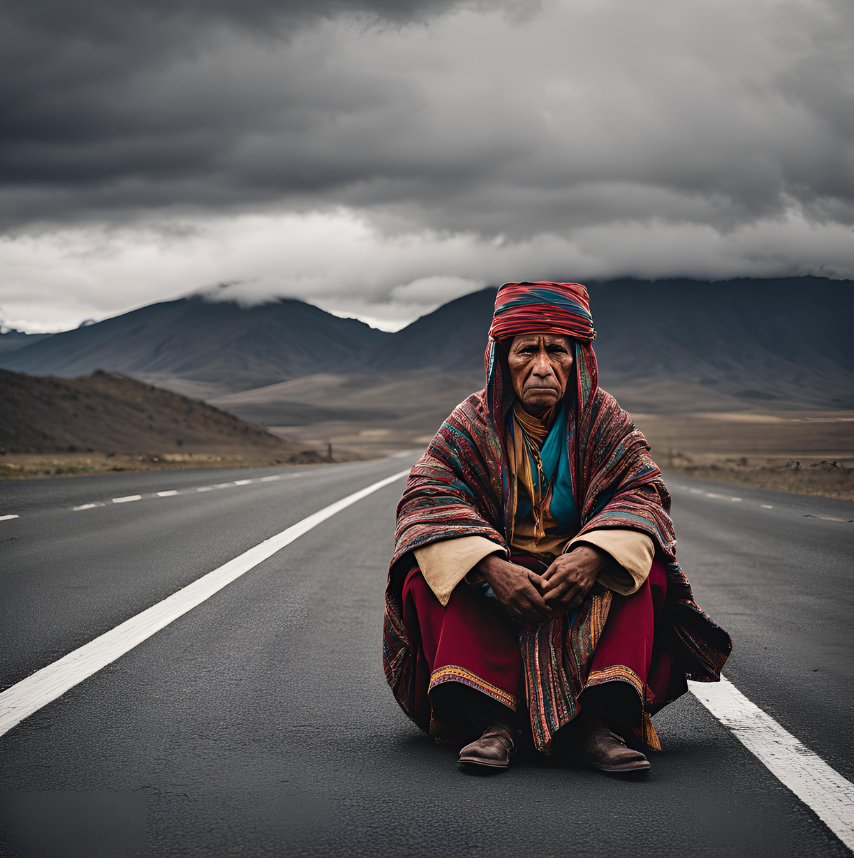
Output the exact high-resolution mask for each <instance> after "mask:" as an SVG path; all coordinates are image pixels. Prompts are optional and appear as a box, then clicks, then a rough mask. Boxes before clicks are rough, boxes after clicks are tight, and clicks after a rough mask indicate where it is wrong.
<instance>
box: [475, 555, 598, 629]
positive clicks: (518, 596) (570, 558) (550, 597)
mask: <svg viewBox="0 0 854 858" xmlns="http://www.w3.org/2000/svg"><path fill="white" fill-rule="evenodd" d="M602 563H603V557H602V554H601V553H600V552H599V550H598V549H595V548H592V547H590V546H587V545H578V546H576V547H575V548H573V550H572V551H570V552H569V553H568V554H561V555H560V557H558V558H557V559H555V561H554V562H553V563H552V564H551V566H549V568H548V569H546V571H545V572H543V574H542V575H538V574H537V573H536V572H532V571H531V570H530V569H526V568H525V567H524V566H519V565H518V564H516V563H511V562H510V561H508V560H505V559H504V558H503V557H501V556H500V555H498V554H490V555H488V556H487V557H484V558H483V560H481V561H480V563H478V565H477V571H478V572H480V574H481V575H483V578H484V580H485V581H486V582H487V583H488V584H489V586H490V587H492V592H493V593H495V597H496V598H497V599H498V601H499V602H501V604H502V605H504V607H505V608H507V610H508V612H509V613H510V615H511V616H512V617H515V618H516V619H517V620H519V621H520V622H523V623H527V624H530V623H537V622H542V621H543V620H545V619H548V618H549V617H550V616H552V615H553V614H555V613H558V612H560V611H570V610H574V609H575V608H577V607H579V606H580V605H581V603H582V602H583V601H584V599H585V598H586V597H587V594H588V593H589V592H590V589H591V587H592V586H593V584H594V583H595V582H596V576H597V575H598V574H599V570H600V569H601V568H602Z"/></svg>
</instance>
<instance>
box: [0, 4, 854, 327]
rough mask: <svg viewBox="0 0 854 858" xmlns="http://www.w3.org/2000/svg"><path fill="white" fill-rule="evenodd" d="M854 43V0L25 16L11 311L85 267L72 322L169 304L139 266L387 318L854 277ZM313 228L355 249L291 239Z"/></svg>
mask: <svg viewBox="0 0 854 858" xmlns="http://www.w3.org/2000/svg"><path fill="white" fill-rule="evenodd" d="M851 56H854V6H852V4H851V3H850V2H849V0H773V2H771V0H756V2H751V3H744V2H743V0H689V2H681V3H676V2H672V0H651V2H648V3H643V4H637V3H633V2H629V0H598V2H595V3H594V2H589V1H588V0H543V2H542V3H536V4H533V3H525V2H516V3H513V2H508V3H505V4H503V5H500V6H499V5H496V4H486V3H475V2H453V0H437V2H425V0H417V2H415V0H410V2H401V0H328V2H322V0H321V1H320V2H317V0H304V2H290V3H281V2H272V0H269V2H268V0H248V2H243V3H239V4H238V3H232V2H226V0H213V2H208V0H170V1H169V2H167V0H118V2H115V3H102V2H100V0H98V2H95V0H88V2H86V0H84V2H80V3H74V4H63V3H61V2H59V0H49V2H48V0H26V2H25V0H11V2H9V0H7V3H6V4H5V9H4V18H3V21H2V23H0V57H2V58H3V59H2V61H0V62H2V65H3V67H2V71H0V111H2V115H3V116H4V134H3V135H2V138H0V191H2V193H0V230H3V231H4V232H5V234H6V236H7V239H6V241H5V242H2V243H0V264H4V270H6V271H7V272H9V271H11V272H12V275H11V276H8V274H7V276H6V278H5V283H6V285H4V286H0V304H2V305H3V306H4V307H5V308H7V309H6V310H5V312H6V313H7V315H8V314H9V312H10V311H9V310H8V308H9V307H10V306H12V305H13V304H15V305H16V306H19V307H23V306H24V303H25V302H24V303H22V301H23V299H22V296H21V294H20V292H21V290H23V289H29V290H31V292H32V294H33V295H35V294H36V293H37V292H38V294H42V295H44V296H46V295H49V294H54V293H52V292H51V290H55V289H56V288H58V287H57V286H56V284H57V283H58V282H59V279H58V278H59V275H58V274H57V273H56V272H57V271H59V270H60V269H61V270H64V271H65V272H67V273H68V276H69V279H70V280H71V281H74V282H76V283H77V284H78V285H77V286H76V287H74V288H75V289H77V290H78V291H77V292H75V293H74V296H73V301H71V303H70V304H69V305H68V307H69V308H68V309H67V315H68V317H69V318H70V314H71V313H72V312H76V311H72V310H71V309H70V307H71V305H72V304H73V305H74V306H77V304H78V303H79V302H82V303H81V310H80V312H81V318H82V317H83V315H96V314H97V312H98V311H99V310H100V311H102V312H106V311H107V308H108V307H110V308H113V307H116V308H117V309H118V308H119V307H118V305H117V303H116V302H118V304H121V301H122V300H124V301H125V304H126V305H127V304H128V303H134V302H137V301H139V300H140V294H141V293H140V289H142V285H135V286H133V287H131V286H128V287H127V290H128V291H127V293H126V297H125V298H124V299H121V298H120V297H119V298H117V297H116V295H117V294H119V295H121V294H124V293H121V289H122V288H124V287H121V286H116V285H115V282H116V281H115V279H113V280H111V281H110V282H109V283H108V282H107V281H106V280H105V281H103V282H100V283H99V282H92V281H91V276H92V275H90V274H89V273H88V271H89V270H91V271H101V272H106V271H107V270H109V271H110V272H112V274H111V276H113V277H114V276H115V274H116V272H117V271H118V270H120V266H118V263H117V264H116V266H113V267H110V265H108V264H107V262H105V260H110V259H116V260H124V263H126V264H131V260H133V264H135V265H137V266H138V268H137V270H136V271H135V272H134V275H133V276H132V277H131V276H128V277H127V278H125V280H127V282H130V281H131V280H133V281H136V280H139V284H141V283H142V282H143V281H144V280H145V277H146V276H148V277H149V280H150V281H151V282H154V280H155V279H156V280H157V282H158V283H163V284H168V285H164V286H162V287H155V286H153V285H152V286H151V287H150V288H151V294H152V296H154V293H155V292H157V297H162V296H163V295H164V294H166V293H167V292H174V291H175V290H179V291H180V287H179V284H180V283H183V284H184V287H183V289H184V291H189V290H190V289H192V288H194V287H197V286H199V285H203V284H204V283H208V282H216V281H217V280H219V279H234V280H237V281H240V282H241V283H254V284H256V285H255V286H247V287H246V288H248V289H249V290H250V291H253V290H256V291H257V290H260V291H261V292H263V291H264V290H270V291H276V290H278V291H280V292H281V291H288V292H289V293H290V294H300V295H302V296H303V297H308V298H310V299H312V300H318V301H320V302H321V303H325V305H326V306H336V307H338V306H340V307H343V308H344V309H346V308H347V307H348V306H349V307H352V308H355V309H354V312H359V313H362V314H363V315H371V314H372V313H374V314H375V315H377V316H378V317H380V316H383V314H384V313H385V316H384V317H387V318H392V317H393V316H394V314H395V313H396V314H397V315H398V316H401V315H402V314H405V313H406V312H414V310H415V309H416V304H417V307H418V308H421V307H427V306H428V304H429V303H430V302H427V301H426V300H425V299H424V294H423V289H425V288H426V289H427V290H428V291H429V289H431V288H434V287H435V289H437V290H438V291H437V292H436V294H437V295H438V294H439V293H440V292H441V294H442V295H443V297H445V292H446V291H448V289H450V290H453V289H455V288H458V289H465V288H469V286H472V288H473V287H474V286H475V285H477V283H480V282H484V281H487V280H489V281H494V280H499V279H512V277H513V276H522V277H531V276H551V275H552V274H558V273H560V272H563V273H564V274H566V275H569V276H573V277H582V276H590V277H601V276H610V275H621V274H639V275H645V276H657V275H663V274H692V275H699V276H732V275H736V274H749V273H754V274H757V273H758V274H761V273H765V274H781V273H799V272H809V271H812V272H814V273H819V271H824V273H827V274H831V275H834V276H854V258H852V257H854V254H851V255H850V256H846V251H845V246H846V240H850V239H851V233H850V229H851V227H852V225H854V64H852V62H851V59H850V58H851ZM249 216H257V217H258V218H260V219H261V220H260V221H259V223H261V224H263V225H262V226H260V227H259V230H260V233H259V235H261V236H263V237H264V240H265V241H267V242H268V244H266V245H265V246H264V247H263V248H259V247H257V246H256V245H257V241H256V239H255V238H253V237H252V236H251V235H249V234H248V233H247V232H246V230H245V228H244V226H245V222H244V221H241V218H246V217H249ZM300 217H302V218H304V219H305V223H306V224H310V228H308V227H307V228H308V231H309V232H311V234H312V235H313V236H315V235H317V236H320V235H325V236H326V247H327V248H328V249H327V250H326V252H324V251H323V250H322V249H320V248H321V247H322V246H323V244H324V242H323V241H322V240H321V239H320V238H317V242H318V250H317V251H316V253H315V255H314V257H311V256H306V254H305V253H303V252H302V249H298V250H299V252H298V253H295V254H291V256H288V254H287V253H284V252H279V251H280V250H281V248H280V247H279V246H278V245H277V240H278V241H279V242H280V243H281V239H277V235H281V233H277V232H276V228H275V227H274V226H272V225H274V224H279V225H280V226H281V228H282V229H284V228H285V226H284V225H287V229H288V230H290V231H291V232H292V234H294V235H301V234H302V232H301V231H300V229H299V228H297V226H296V224H297V222H298V219H299V218H300ZM294 218H296V219H297V220H295V219H294ZM318 218H320V219H319V220H318ZM324 219H325V220H324ZM355 223H358V224H360V225H361V226H360V227H359V229H361V230H362V232H360V233H359V235H360V236H361V237H360V238H359V239H358V241H361V242H362V244H360V245H358V248H357V246H356V244H353V243H352V242H356V243H358V241H357V239H356V238H354V236H355V234H356V232H358V230H356V232H354V228H353V224H355ZM241 224H243V225H241ZM318 224H325V226H324V227H323V228H320V227H318ZM324 229H325V230H326V232H324ZM105 230H106V232H105ZM134 230H136V232H135V233H134ZM317 230H319V231H317ZM111 231H112V233H113V235H112V238H110V237H109V236H110V233H111ZM229 236H232V237H235V236H237V237H240V240H242V241H243V242H244V244H243V245H242V246H241V247H236V246H232V245H229V246H230V251H229V254H228V255H227V259H223V260H222V266H221V267H222V269H223V270H220V271H214V270H213V268H214V267H215V266H213V265H211V264H209V262H208V260H209V259H216V258H217V254H216V252H215V249H214V248H213V245H211V246H210V247H209V248H208V251H205V250H204V242H205V241H210V242H213V241H218V242H220V244H221V243H222V242H224V241H227V239H228V237H229ZM234 240H235V241H236V240H237V239H236V238H235V239H234ZM313 240H314V239H313ZM341 241H343V242H344V243H345V245H346V246H347V248H348V249H347V252H346V254H344V257H345V258H346V259H347V260H349V261H348V262H347V263H346V264H342V265H339V264H338V263H337V261H335V260H334V259H332V258H331V249H333V248H335V247H336V243H337V242H341ZM34 242H35V243H34ZM39 242H41V243H39ZM407 242H409V244H408V245H407ZM135 246H139V247H144V248H149V249H150V252H149V253H148V254H147V255H146V256H145V258H137V256H138V254H137V253H136V251H135V250H134V248H135ZM407 247H410V250H411V252H410V253H408V254H407V252H406V248H407ZM86 248H88V251H87V250H86ZM652 249H654V251H655V252H654V254H653V252H652ZM51 254H52V255H51ZM259 257H260V259H261V261H260V262H258V263H257V264H256V260H257V259H258V258H259ZM48 258H49V259H50V264H49V265H43V266H42V267H43V268H44V269H45V270H46V271H50V272H52V273H50V274H46V273H42V272H39V271H33V270H31V267H30V266H32V265H35V264H36V260H38V259H42V260H47V259H48ZM291 258H297V259H298V260H299V263H298V265H296V263H295V265H296V268H297V269H298V270H294V271H290V270H288V264H289V262H288V260H289V259H291ZM84 259H85V260H86V261H85V263H84V261H83V260H84ZM93 259H97V264H94V265H93V264H92V260H93ZM164 260H170V262H169V265H171V267H167V268H164V264H165V263H164ZM84 264H86V265H88V266H89V268H87V269H86V270H81V271H80V272H79V276H77V274H76V273H74V274H73V276H72V275H71V273H70V272H74V271H75V269H74V266H75V265H80V266H83V265H84ZM312 264H314V265H315V266H316V268H317V274H316V276H311V275H310V274H309V273H308V272H310V270H311V267H312ZM347 265H359V266H363V267H364V268H365V269H366V270H367V271H368V272H370V274H369V275H366V276H364V277H362V276H361V275H360V274H351V275H350V276H347V275H345V273H344V272H346V271H347V270H349V269H348V268H347ZM822 266H824V267H823V268H822ZM521 267H524V270H519V268H521ZM510 268H513V270H509V269H510ZM277 270H278V271H281V272H282V275H281V277H280V278H279V282H278V283H276V282H275V281H276V278H275V276H274V272H275V271H277ZM503 272H506V277H505V276H503ZM102 276H104V277H107V274H106V273H104V274H103V275H102ZM342 277H346V279H347V283H348V285H347V287H346V289H345V288H344V287H343V286H339V287H338V291H337V292H336V291H335V283H336V282H339V283H340V279H341V278H342ZM437 278H438V279H437ZM123 282H124V281H123ZM412 283H416V284H427V286H424V287H423V288H422V287H420V286H419V287H418V288H415V287H411V284H412ZM440 283H441V284H445V286H441V287H440V286H438V285H437V284H440ZM83 284H88V285H86V286H84V285H83ZM454 284H457V286H454ZM466 284H467V285H466ZM117 289H118V290H119V292H118V293H117V292H116V290H117ZM407 289H409V290H410V291H409V292H407ZM39 290H42V291H41V292H39ZM80 290H82V291H80ZM99 290H107V291H109V298H99V299H98V302H96V304H93V302H92V301H93V299H92V298H91V296H92V295H95V294H98V295H101V292H100V291H99ZM348 290H349V291H348ZM419 290H421V291H419ZM443 290H444V291H443ZM414 294H418V295H419V296H420V297H419V298H418V301H416V302H415V304H413V303H411V301H410V299H407V301H410V303H406V301H402V299H401V298H400V296H401V295H414ZM81 295H89V296H90V298H88V299H86V300H88V301H89V303H88V304H87V303H86V300H84V299H83V298H81V297H80V296H81ZM43 300H45V301H47V300H49V299H47V298H43ZM396 301H397V302H398V303H397V304H395V302H396ZM84 305H85V306H86V307H88V308H89V309H88V310H85V309H83V307H84ZM393 305H394V306H397V308H398V309H397V310H394V312H391V311H389V310H388V308H389V307H391V306H393ZM27 306H28V307H29V309H27V310H26V311H24V310H23V309H21V310H20V312H19V314H18V318H20V319H24V320H25V321H26V319H28V318H32V314H33V312H34V309H33V306H34V304H33V302H30V303H29V304H27ZM407 307H408V308H409V309H408V310H407V309H405V308H407ZM372 308H373V309H372ZM387 311H388V312H387ZM24 313H25V315H21V314H24Z"/></svg>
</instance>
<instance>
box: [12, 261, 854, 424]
mask: <svg viewBox="0 0 854 858" xmlns="http://www.w3.org/2000/svg"><path fill="white" fill-rule="evenodd" d="M589 288H590V293H591V303H592V308H593V316H594V319H595V323H596V328H597V331H598V337H597V339H596V344H595V348H596V354H597V356H598V358H599V366H600V373H601V381H602V386H603V387H604V388H605V389H606V390H609V391H611V392H613V393H615V394H617V395H618V397H619V399H620V401H621V403H623V404H625V406H626V407H627V408H630V409H633V410H638V409H640V410H643V409H646V410H656V411H659V412H661V411H682V412H687V411H691V410H706V411H708V410H729V411H733V410H745V409H748V410H749V409H751V408H761V409H768V408H772V409H775V408H787V407H796V408H804V407H806V408H843V407H846V406H854V347H852V337H851V334H850V330H849V327H850V320H851V319H852V318H854V281H832V280H827V279H824V278H817V277H798V278H784V279H776V280H751V279H741V280H730V281H726V282H719V283H705V282H699V281H695V280H685V279H680V280H666V281H651V282H647V281H638V280H615V281H609V282H602V283H592V284H590V287H589ZM494 300H495V289H483V290H481V291H479V292H474V293H472V294H469V295H465V296H463V297H462V298H458V299H456V300H455V301H451V302H450V303H448V304H445V305H444V306H442V307H439V309H437V310H435V311H434V312H433V313H430V314H428V315H426V316H423V317H422V318H420V319H417V320H416V321H414V322H412V324H410V325H408V326H407V327H406V328H404V329H403V330H401V331H398V332H396V333H394V334H388V333H385V332H382V331H377V330H375V329H373V328H370V327H368V326H367V325H365V324H364V323H362V322H358V321H355V320H353V319H341V318H338V317H337V316H333V315H331V314H329V313H326V312H324V311H323V310H320V309H318V308H317V307H314V306H312V305H310V304H306V303H304V302H302V301H297V300H292V299H287V300H278V301H274V302H272V303H268V304H264V305H257V306H253V307H241V306H239V305H238V304H235V303H229V302H211V301H208V300H205V299H203V298H201V297H192V298H184V299H181V300H178V301H169V302H164V303H160V304H153V305H151V306H148V307H143V308H142V309H139V310H134V311H132V312H130V313H125V314H124V315H121V316H116V317H115V318H113V319H108V320H106V321H104V322H99V323H97V324H93V325H88V326H85V327H81V328H78V329H77V330H74V331H68V332H65V333H62V334H54V335H53V336H51V337H48V338H46V339H43V340H41V341H39V342H36V343H34V344H32V345H27V346H25V347H24V348H20V349H18V350H16V351H12V352H6V353H2V354H0V367H6V368H7V369H12V370H15V371H18V372H27V373H32V374H38V375H46V374H51V375H60V376H66V377H68V376H78V375H83V374H86V373H90V372H92V371H93V370H95V369H104V370H107V371H109V372H119V373H123V374H126V375H131V376H133V377H136V378H140V379H143V380H145V381H148V382H151V383H154V384H157V385H160V386H163V387H167V388H169V389H171V390H174V391H177V392H179V393H183V394H187V395H192V396H196V397H198V398H202V399H206V400H207V399H216V400H217V401H218V402H220V401H222V402H223V403H225V402H226V401H232V400H228V399H221V397H226V398H227V397H228V396H229V395H231V394H236V393H242V392H246V391H258V395H257V396H256V395H255V394H252V395H250V396H248V397H237V398H236V399H234V400H233V402H234V403H235V407H236V408H238V407H239V408H250V405H249V402H250V400H251V401H252V402H253V403H254V404H253V405H252V406H251V410H250V411H248V412H246V413H248V414H251V415H252V417H253V419H260V418H261V415H263V417H264V422H265V424H267V425H296V423H300V424H301V425H308V424H309V423H312V422H316V421H317V420H321V416H322V419H323V420H326V421H330V420H337V421H341V420H347V419H352V420H357V421H363V420H368V419H369V417H370V414H365V413H362V412H364V410H365V409H366V408H367V409H368V411H369V412H370V413H371V414H373V416H374V418H375V420H381V419H386V418H388V419H390V418H391V412H394V413H398V411H399V408H398V406H399V405H400V403H399V400H398V398H397V394H395V395H392V393H391V391H393V390H397V389H398V387H399V386H398V385H396V384H395V383H392V382H390V381H389V378H388V376H389V375H397V376H402V375H407V376H408V375H409V374H414V378H415V380H413V381H410V380H407V381H406V382H405V384H404V388H405V389H407V390H415V389H416V388H417V385H418V381H417V376H418V374H419V373H421V374H424V373H432V374H434V375H435V374H440V375H442V376H443V378H445V379H446V380H447V379H449V378H451V377H453V376H457V377H459V378H463V377H464V378H465V379H467V382H466V383H467V384H469V383H473V384H474V385H475V386H477V384H479V383H480V381H479V379H482V377H483V350H484V346H485V345H486V336H487V330H488V327H489V321H490V318H491V315H492V307H493V304H494ZM330 375H332V376H336V377H337V376H346V379H347V380H344V381H341V382H340V383H339V382H338V381H334V382H330V381H329V377H330ZM357 375H362V376H364V377H362V378H360V379H359V380H357V379H356V376H357ZM301 379H307V380H306V381H305V382H301V383H299V384H297V383H296V382H297V381H299V380H301ZM310 379H316V380H317V383H318V385H319V386H318V387H317V388H316V389H315V387H314V382H313V381H311V380H310ZM469 379H477V381H474V382H469V381H468V380H469ZM291 382H293V383H291ZM424 383H425V384H428V383H427V382H426V381H425V382H424ZM443 384H444V382H443ZM283 385H284V386H283ZM428 386H429V387H430V389H431V391H433V392H431V394H430V396H431V397H433V395H434V393H435V391H436V390H438V388H437V387H436V385H435V384H434V383H433V382H430V383H429V384H428ZM375 387H376V390H375V389H374V388H375ZM458 388H459V385H457V384H452V385H451V386H450V388H449V389H448V397H449V398H450V397H452V396H456V395H457V394H458V393H459V389H458ZM312 391H313V392H312ZM347 391H350V393H353V392H357V391H364V394H365V400H364V403H360V401H359V396H361V394H358V393H357V394H356V395H355V398H354V396H352V395H350V394H349V393H347ZM321 392H322V395H321ZM386 395H388V396H389V397H390V398H389V399H388V401H387V403H386V404H385V405H384V404H383V402H384V401H385V400H383V397H384V396H386ZM298 397H307V398H306V399H298ZM341 397H343V399H342V398H341ZM339 400H340V401H339ZM300 402H302V403H303V404H302V405H301V404H300ZM237 403H240V404H239V405H238V404H237ZM450 404H451V405H453V404H454V403H453V402H451V403H450ZM404 410H407V409H404ZM236 413H242V412H240V411H236Z"/></svg>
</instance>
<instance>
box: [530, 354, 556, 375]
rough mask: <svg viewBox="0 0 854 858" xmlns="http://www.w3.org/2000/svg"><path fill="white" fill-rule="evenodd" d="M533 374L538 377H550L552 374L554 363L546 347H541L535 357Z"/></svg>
mask: <svg viewBox="0 0 854 858" xmlns="http://www.w3.org/2000/svg"><path fill="white" fill-rule="evenodd" d="M533 374H534V375H535V376H537V378H548V377H549V376H550V375H551V374H552V365H551V362H550V361H549V356H548V354H546V350H545V349H541V350H540V351H539V352H538V353H537V356H536V358H534V367H533Z"/></svg>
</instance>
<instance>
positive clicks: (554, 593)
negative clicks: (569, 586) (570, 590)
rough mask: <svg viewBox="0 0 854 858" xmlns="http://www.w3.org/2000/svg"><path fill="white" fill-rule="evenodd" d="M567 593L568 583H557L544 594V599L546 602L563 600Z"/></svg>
mask: <svg viewBox="0 0 854 858" xmlns="http://www.w3.org/2000/svg"><path fill="white" fill-rule="evenodd" d="M565 593H566V584H563V583H561V584H556V585H555V586H553V587H552V589H551V590H549V592H548V593H546V594H545V595H544V596H543V600H544V601H545V602H546V604H552V603H554V602H558V601H561V600H562V599H563V596H564V594H565Z"/></svg>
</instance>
